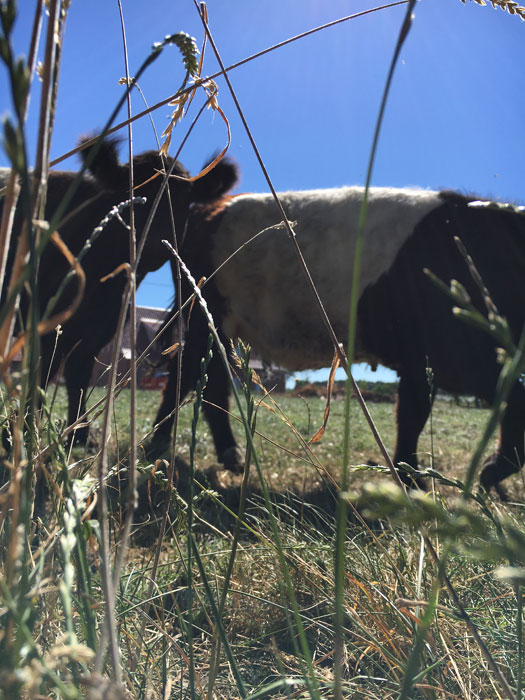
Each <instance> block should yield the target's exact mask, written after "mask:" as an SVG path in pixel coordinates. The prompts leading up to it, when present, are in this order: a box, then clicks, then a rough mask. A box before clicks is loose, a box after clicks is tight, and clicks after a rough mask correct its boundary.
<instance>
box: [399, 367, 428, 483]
mask: <svg viewBox="0 0 525 700" xmlns="http://www.w3.org/2000/svg"><path fill="white" fill-rule="evenodd" d="M433 400H434V390H433V389H431V388H430V386H429V384H428V380H427V372H426V368H425V367H424V366H418V367H416V366H412V367H410V368H409V369H406V370H403V371H402V372H401V373H400V379H399V388H398V394H397V442H396V449H395V453H394V464H396V465H397V464H399V463H400V462H406V463H407V464H409V465H410V466H411V467H414V469H417V462H418V460H417V443H418V440H419V436H420V435H421V431H422V430H423V428H424V427H425V423H426V422H427V419H428V416H429V415H430V409H431V407H432V402H433ZM399 476H400V477H401V479H402V480H403V481H404V482H405V483H406V484H407V485H408V486H414V485H417V486H420V487H423V486H424V482H423V481H422V480H421V479H418V480H414V479H412V478H411V477H410V475H409V474H407V473H406V472H404V471H403V470H400V471H399Z"/></svg>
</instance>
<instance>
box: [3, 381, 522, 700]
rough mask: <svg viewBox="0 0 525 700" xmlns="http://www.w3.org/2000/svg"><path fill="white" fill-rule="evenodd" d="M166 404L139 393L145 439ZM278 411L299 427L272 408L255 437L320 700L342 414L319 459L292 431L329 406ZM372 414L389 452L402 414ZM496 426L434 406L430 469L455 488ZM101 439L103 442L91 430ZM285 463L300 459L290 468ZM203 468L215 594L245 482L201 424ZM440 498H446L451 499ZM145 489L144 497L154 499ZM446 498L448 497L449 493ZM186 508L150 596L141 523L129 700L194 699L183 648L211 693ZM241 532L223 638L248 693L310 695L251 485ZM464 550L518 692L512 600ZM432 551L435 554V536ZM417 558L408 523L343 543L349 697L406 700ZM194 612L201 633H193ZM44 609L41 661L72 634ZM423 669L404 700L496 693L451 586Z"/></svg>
mask: <svg viewBox="0 0 525 700" xmlns="http://www.w3.org/2000/svg"><path fill="white" fill-rule="evenodd" d="M99 391H100V390H94V392H93V397H92V399H93V400H96V399H97V398H98V395H99ZM157 401H158V394H157V393H156V392H139V401H138V405H137V425H138V426H139V430H140V431H141V432H146V431H147V430H148V429H149V427H150V424H151V416H152V415H154V410H155V407H156V404H157ZM276 401H277V403H278V405H279V410H280V411H282V413H283V414H285V415H286V416H287V418H288V419H289V421H290V422H292V423H293V424H294V425H295V429H296V430H295V431H294V430H291V428H290V427H289V425H288V423H287V422H285V421H284V420H283V418H282V417H281V416H280V413H279V412H278V411H277V410H276V409H275V408H273V410H269V409H267V408H265V406H264V405H262V404H261V405H260V406H259V408H258V414H257V430H258V432H260V433H261V437H259V436H258V437H257V438H256V441H255V442H256V446H257V449H258V451H259V453H260V456H261V461H262V465H263V472H264V475H265V478H266V479H267V482H268V484H269V486H270V488H271V489H272V492H273V495H272V500H273V502H274V506H275V513H276V515H277V526H278V531H279V536H280V539H281V542H282V545H283V549H284V552H285V557H286V561H287V564H288V567H289V571H290V574H291V579H292V582H293V586H294V590H295V595H296V598H297V603H298V607H299V610H300V614H301V618H302V620H303V623H304V626H305V634H306V639H307V642H308V645H309V647H310V651H311V654H312V658H313V661H314V668H315V673H316V677H317V682H318V684H319V687H320V692H321V694H322V695H323V696H325V695H326V696H330V692H331V691H330V688H331V684H332V681H333V648H334V646H333V645H334V631H333V624H332V614H333V595H334V571H333V566H334V562H333V543H334V537H335V521H334V511H335V505H334V503H335V501H334V494H333V490H331V489H330V488H329V479H328V478H327V473H328V474H330V475H332V476H333V477H334V478H336V479H337V477H338V470H339V465H340V461H341V440H342V437H341V436H342V430H343V403H342V402H341V401H335V402H334V403H333V404H332V412H331V416H330V421H329V424H328V429H327V432H326V435H325V437H324V439H323V441H322V442H321V443H320V444H319V445H316V446H313V447H312V448H311V453H310V452H309V450H308V449H306V447H305V445H304V444H303V443H301V441H300V439H299V438H298V437H297V434H296V433H299V434H300V436H301V437H302V438H303V439H307V438H308V437H309V436H311V435H312V434H313V433H314V432H315V430H316V429H317V428H318V427H319V425H320V423H321V421H322V416H323V411H324V401H323V400H321V399H318V398H310V399H306V400H305V399H302V398H297V397H290V396H278V397H276ZM265 403H266V401H265ZM127 407H128V404H127V396H126V392H123V394H122V395H121V396H120V398H119V400H118V401H117V403H116V406H115V424H114V430H113V437H112V445H111V454H112V456H113V458H116V456H117V454H119V455H125V453H126V441H127V439H128V437H127V434H126V431H127V426H128V425H129V417H128V414H127V412H128V408H127ZM64 408H65V399H64V394H63V390H62V389H59V391H58V396H57V402H56V405H55V410H56V411H57V416H58V415H59V413H60V411H63V410H64ZM371 410H372V413H373V415H374V419H375V420H376V422H377V425H378V427H379V429H380V431H381V433H382V435H383V438H384V440H385V442H386V444H387V445H388V446H389V447H390V446H391V445H392V440H393V434H394V406H393V405H392V404H386V403H385V404H374V405H372V406H371ZM487 416H488V411H487V410H485V409H476V408H460V407H458V406H455V405H453V404H451V403H450V402H444V401H437V402H436V406H435V409H434V414H433V429H434V435H433V443H434V446H435V456H434V466H435V468H437V469H438V470H439V471H442V472H443V473H444V474H445V475H446V476H449V477H451V476H458V477H460V476H461V475H462V472H463V471H464V468H465V464H466V462H467V461H468V458H469V455H470V453H471V451H472V449H473V446H474V444H475V443H476V440H477V439H478V436H479V434H480V431H481V429H482V426H483V425H484V422H485V421H486V419H487ZM191 418H192V406H191V405H187V406H185V407H184V408H183V409H182V411H181V419H180V421H181V422H180V432H179V436H178V442H177V454H178V456H179V458H180V459H181V460H186V461H187V459H188V448H189V441H190V434H191V430H190V423H191ZM93 432H94V436H95V437H96V435H97V426H96V425H95V426H94V431H93ZM116 436H118V450H117V440H116ZM272 443H276V445H278V446H276V445H274V444H272ZM351 449H352V453H351V454H352V463H353V464H355V465H360V464H363V463H365V462H366V461H367V460H368V459H372V460H378V459H379V455H378V452H377V447H376V446H375V445H374V444H373V442H372V440H371V438H370V437H369V435H368V430H367V429H366V426H365V425H364V423H363V420H362V418H361V417H360V414H359V412H358V411H357V407H354V408H353V409H352V440H351ZM429 449H430V434H429V428H428V427H427V429H426V430H425V433H424V435H423V436H422V439H421V451H422V453H425V452H428V450H429ZM75 452H76V453H77V454H75V453H74V455H73V457H74V458H78V456H79V455H78V449H77V450H76V451H75ZM291 452H293V453H295V454H296V456H292V455H291ZM124 461H125V460H124ZM422 461H423V463H426V464H429V463H430V456H429V455H428V456H427V455H426V454H423V455H422ZM314 463H316V464H317V467H316V466H314ZM195 467H196V470H197V479H198V481H199V483H202V484H204V485H205V486H207V487H208V489H209V488H210V487H211V488H212V489H213V491H211V492H209V491H205V492H204V493H201V494H200V496H198V497H197V500H196V501H195V504H194V505H195V515H196V525H195V530H194V536H195V538H196V542H197V544H198V547H199V552H200V557H201V559H202V562H203V565H204V567H205V571H206V575H207V578H208V582H209V584H210V586H211V588H212V590H213V591H219V590H220V589H221V586H222V584H223V582H224V576H225V572H226V568H227V562H228V558H229V553H230V549H231V532H232V529H233V526H234V519H233V518H231V517H228V516H227V514H225V512H224V509H223V508H222V506H221V505H220V504H221V503H225V504H227V505H228V507H229V508H231V509H232V510H233V511H234V512H235V511H236V509H237V507H238V497H239V485H240V478H241V477H240V476H236V475H231V474H229V473H227V472H224V471H223V470H221V469H220V468H219V467H218V465H217V464H216V460H215V455H214V450H213V445H212V443H211V441H210V437H209V433H208V429H207V426H206V425H205V424H204V423H203V422H201V423H200V425H199V429H198V437H197V450H196V464H195ZM351 478H352V487H353V488H355V489H356V490H359V489H360V488H361V487H362V486H363V485H365V484H370V483H383V482H384V480H385V477H384V476H383V475H382V474H377V473H375V472H370V471H362V470H358V471H357V472H356V473H354V474H352V477H351ZM519 487H520V484H519V479H516V480H515V484H514V489H515V490H516V491H517V490H518V489H519ZM196 491H197V492H198V491H200V489H196ZM444 491H445V492H447V489H445V490H444ZM141 493H142V494H143V495H144V493H146V494H147V493H149V491H148V488H146V490H144V489H143V490H142V491H141ZM448 493H449V495H450V496H452V493H451V489H450V488H449V489H448ZM181 495H182V497H183V498H185V497H186V496H187V492H186V491H185V489H184V488H182V489H181ZM177 503H178V505H177ZM185 508H186V506H185V505H184V504H183V503H182V504H181V503H180V502H178V501H177V500H176V501H175V505H174V507H173V509H172V511H171V518H172V520H171V527H170V531H169V536H168V537H167V538H165V540H164V543H163V546H162V552H161V559H160V568H159V572H158V575H157V580H156V585H155V588H154V593H153V596H152V599H151V600H150V601H148V600H147V599H146V591H147V588H148V580H149V576H150V574H151V566H152V559H153V550H154V546H155V544H156V541H155V538H156V534H157V532H158V530H157V529H156V527H155V526H154V525H149V526H148V527H149V529H148V527H146V526H145V525H144V522H142V523H140V524H138V525H137V530H136V532H135V535H134V537H133V539H132V545H131V549H130V551H129V556H128V560H127V563H126V566H125V570H124V571H123V573H122V576H121V583H120V587H119V591H118V596H117V618H118V624H119V638H120V644H121V649H122V652H123V654H124V663H123V668H124V670H125V678H124V683H125V685H126V686H127V687H128V689H129V690H130V691H131V693H132V696H133V697H151V698H161V697H163V696H162V693H161V691H160V688H163V689H164V691H165V690H166V688H171V693H172V695H171V696H168V697H182V695H183V694H184V693H185V692H188V682H189V676H190V667H189V657H188V644H189V640H190V639H191V640H192V649H193V656H194V661H193V671H191V674H192V677H193V679H194V682H195V688H196V690H195V692H196V693H197V696H198V697H200V696H201V690H200V689H199V688H200V687H202V693H204V694H205V687H206V683H207V679H208V677H209V671H210V667H209V659H210V654H211V648H212V646H213V630H214V624H213V612H212V610H211V608H210V603H209V600H208V599H207V595H206V592H205V590H204V588H203V580H202V577H201V574H200V572H199V571H198V569H197V568H196V567H195V563H194V564H193V567H194V569H193V574H192V577H193V593H190V592H189V590H188V587H187V585H188V576H187V569H186V566H187V563H186V557H185V554H184V552H185V550H186V546H187V545H186V543H187V534H186V532H185V526H184V517H185V516H184V513H185ZM508 515H509V517H511V518H513V515H512V511H510V510H509V512H508ZM112 517H113V518H116V520H115V528H116V529H115V533H116V532H118V527H117V525H118V518H119V514H118V512H116V513H114V514H113V516H112ZM143 520H144V517H143ZM245 524H246V527H244V528H243V530H242V534H241V539H240V546H239V549H238V552H237V555H236V559H235V564H234V569H233V575H232V579H231V583H230V587H229V593H228V596H227V597H226V605H225V609H224V613H223V617H222V623H223V626H224V632H225V633H226V635H227V637H228V639H229V642H230V645H231V649H232V653H233V654H234V657H235V659H236V663H237V666H238V672H239V673H240V675H241V676H242V678H243V681H244V683H245V688H246V691H247V692H255V691H256V690H257V689H258V688H260V687H266V686H267V685H269V684H271V683H272V682H274V681H278V680H279V679H282V678H283V677H286V678H288V679H290V683H291V686H290V688H289V690H290V692H292V691H293V692H299V693H300V694H301V693H302V692H304V681H303V676H302V674H303V671H302V668H301V662H300V655H298V653H297V650H296V648H295V646H294V634H293V632H291V630H290V626H289V620H287V614H286V609H287V607H288V602H287V599H286V596H285V597H283V591H282V587H281V576H280V573H279V566H278V563H277V559H276V551H275V545H274V541H273V538H272V537H271V533H270V530H269V522H268V518H267V513H266V506H265V505H264V502H263V499H262V495H261V490H260V487H259V486H258V484H257V483H256V480H255V478H253V479H252V481H251V486H250V488H249V502H248V508H247V515H246V517H245ZM489 530H493V526H492V524H491V523H490V521H487V531H489ZM469 539H472V540H475V539H476V537H475V535H466V536H465V542H459V543H458V547H457V551H453V553H452V554H451V557H450V560H449V565H448V575H449V576H450V577H451V579H452V581H453V582H454V585H455V586H456V589H457V593H458V595H459V596H460V598H461V600H462V603H463V605H464V606H465V607H466V608H467V609H468V610H469V613H470V615H471V617H472V618H473V619H474V620H475V622H476V624H477V626H478V627H479V629H480V631H481V633H482V635H483V637H484V639H485V641H486V643H487V645H488V647H489V649H490V651H491V653H492V654H493V655H494V657H495V658H496V659H497V661H498V663H500V664H501V665H502V667H503V668H504V669H505V671H506V673H507V674H508V679H509V682H511V683H512V684H515V683H516V678H515V669H516V668H517V637H516V628H515V624H514V619H515V616H516V599H515V596H514V595H513V593H512V589H511V588H509V587H508V586H507V585H506V584H502V582H501V581H499V580H497V579H495V578H494V576H493V574H492V572H493V570H494V565H493V563H492V562H488V563H487V562H483V561H479V560H477V559H476V560H472V559H470V558H469V557H467V556H466V554H465V551H464V550H466V549H468V540H469ZM434 541H435V546H437V547H438V548H439V546H440V545H439V542H440V538H439V537H437V538H436V539H435V540H434ZM462 546H464V550H463V549H462ZM421 547H422V545H421V537H420V534H419V533H418V532H417V531H416V530H413V529H411V528H408V527H406V526H402V525H396V524H390V523H389V521H388V519H382V520H381V522H379V521H370V522H369V524H368V526H364V525H363V523H360V522H357V521H356V520H352V522H351V524H350V526H349V529H348V533H347V538H346V545H345V549H346V562H347V565H346V571H345V576H346V580H345V591H344V595H345V602H344V611H345V622H344V631H345V667H344V672H343V679H344V683H343V689H344V692H345V696H347V697H356V698H359V697H363V698H375V697H377V698H397V697H398V694H399V688H400V683H401V680H402V678H403V673H404V667H405V665H406V662H407V659H408V656H409V654H410V649H411V646H412V638H413V635H414V632H415V629H416V627H415V620H416V618H418V617H419V616H420V615H421V614H422V612H423V610H424V607H421V606H420V607H418V606H417V604H416V603H417V601H425V600H428V599H429V596H430V591H431V588H432V585H433V582H434V581H435V568H434V566H433V564H432V561H431V560H430V559H429V558H428V553H427V552H426V551H425V550H424V548H423V550H421ZM97 549H98V547H97V545H96V542H95V541H91V542H89V544H88V550H89V558H90V561H91V566H92V567H93V570H94V575H93V580H94V588H95V590H97V589H98V584H97V580H98V572H97V554H96V552H97ZM60 572H61V565H60V564H59V562H57V561H55V563H54V564H52V565H51V568H49V569H48V570H47V573H48V574H49V575H50V581H58V580H59V579H58V578H55V577H60ZM52 588H53V586H52V585H51V589H52ZM95 595H96V594H95ZM190 601H191V611H192V627H193V633H192V634H190V632H189V630H188V612H189V603H190ZM400 601H401V602H400ZM403 601H404V602H403ZM407 601H408V602H407ZM39 609H40V611H41V613H40V614H41V616H42V621H41V627H40V628H39V629H40V633H39V644H40V645H41V646H42V648H43V649H48V650H50V649H51V650H52V649H53V644H56V635H57V634H58V631H59V630H60V629H61V628H62V626H63V610H62V608H61V606H60V605H57V597H56V593H55V592H53V590H47V591H44V592H42V593H41V594H40V595H39ZM141 611H142V612H141ZM144 615H146V616H147V617H146V618H145V617H144ZM144 620H146V624H145V626H143V624H144ZM78 631H79V632H80V630H78ZM139 635H143V636H142V645H141V648H140V654H139V656H138V658H137V659H136V661H135V665H133V664H132V661H133V659H134V654H135V653H137V652H138V650H139V647H138V644H137V641H138V639H139ZM418 673H419V674H420V675H418V676H417V678H416V683H415V687H414V690H413V694H412V695H411V696H410V697H413V698H427V697H436V698H438V697H447V696H448V697H450V696H451V697H462V698H463V697H464V698H485V697H496V695H495V693H496V686H495V685H494V680H493V678H492V675H491V673H490V672H489V671H487V669H486V665H485V662H484V659H483V657H482V655H481V654H480V652H479V649H478V648H477V647H476V645H475V644H473V642H472V639H471V638H470V636H469V634H468V633H467V631H466V629H465V627H464V623H463V621H462V620H461V619H459V618H458V616H457V613H456V611H455V607H454V605H453V603H452V602H451V601H450V599H449V598H448V596H447V594H446V592H445V591H444V590H442V591H441V595H440V598H439V607H438V609H437V611H436V613H435V615H434V616H433V619H432V624H431V627H430V629H429V631H428V633H427V639H426V642H425V646H424V650H423V653H422V656H421V658H420V661H419V667H418ZM148 688H149V690H148ZM301 689H303V690H301ZM488 689H491V690H490V691H489V690H488ZM213 690H214V693H215V696H216V697H221V698H234V697H238V696H239V691H238V687H237V685H236V683H235V680H234V678H233V675H232V672H231V666H230V665H229V664H228V663H227V661H226V659H225V657H224V656H222V657H221V658H220V663H219V666H218V669H217V673H216V677H215V680H214V683H213ZM164 691H163V692H164ZM283 692H284V691H283V689H282V688H280V689H277V690H275V691H274V692H272V693H269V694H268V695H265V697H270V696H272V697H285V695H283ZM147 693H149V694H147ZM447 694H448V695H447ZM6 697H8V696H6Z"/></svg>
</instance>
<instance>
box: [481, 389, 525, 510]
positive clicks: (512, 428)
mask: <svg viewBox="0 0 525 700" xmlns="http://www.w3.org/2000/svg"><path fill="white" fill-rule="evenodd" d="M524 431H525V389H524V387H523V386H522V385H521V384H519V383H517V384H516V385H515V386H514V388H513V390H512V391H511V393H510V395H509V398H508V401H507V408H506V410H505V413H504V415H503V419H502V421H501V427H500V439H499V445H498V449H497V451H496V452H495V453H494V454H493V455H491V456H490V457H489V458H488V459H487V460H486V462H485V464H484V466H483V470H482V472H481V475H480V482H481V485H482V486H484V487H485V489H487V491H488V490H489V489H490V488H492V487H494V488H495V489H496V491H497V493H498V495H499V496H500V498H501V499H502V500H506V498H507V496H506V493H505V490H504V489H503V487H502V486H500V485H499V484H500V482H501V481H503V479H505V478H506V477H507V476H510V475H511V474H515V473H516V472H519V470H520V469H521V467H522V465H523V463H524V462H525V449H524V442H523V441H524Z"/></svg>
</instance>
